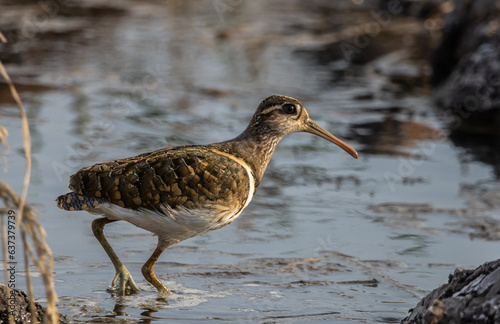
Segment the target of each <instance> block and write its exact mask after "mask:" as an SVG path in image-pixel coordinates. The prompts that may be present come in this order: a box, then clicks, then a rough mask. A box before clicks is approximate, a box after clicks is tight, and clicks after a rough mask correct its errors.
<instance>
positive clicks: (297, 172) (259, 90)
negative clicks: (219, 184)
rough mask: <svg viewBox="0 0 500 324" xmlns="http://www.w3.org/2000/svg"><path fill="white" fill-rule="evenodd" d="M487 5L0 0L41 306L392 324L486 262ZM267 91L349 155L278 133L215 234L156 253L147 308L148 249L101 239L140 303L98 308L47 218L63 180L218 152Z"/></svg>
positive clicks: (496, 225)
mask: <svg viewBox="0 0 500 324" xmlns="http://www.w3.org/2000/svg"><path fill="white" fill-rule="evenodd" d="M499 12H500V1H497V0H477V1H466V0H427V1H425V0H422V1H409V0H407V1H406V0H388V1H383V0H382V1H375V0H373V1H368V0H342V1H328V0H313V1H307V2H306V1H298V0H288V1H285V0H275V1H261V0H252V1H249V0H203V1H180V0H177V1H175V0H168V1H133V0H120V1H113V2H109V1H102V0H91V1H83V0H81V1H80V0H74V1H69V0H59V1H56V0H43V1H37V2H34V1H20V0H16V1H12V0H2V2H1V4H0V31H1V32H2V33H3V35H4V36H5V38H6V40H7V43H2V44H0V59H1V61H2V62H3V63H4V65H5V66H6V69H7V71H8V73H9V74H10V76H11V78H12V80H13V82H14V83H15V85H16V87H17V89H18V91H19V92H20V96H21V99H22V100H23V102H24V105H25V108H26V111H27V114H28V118H29V122H30V130H31V135H32V146H33V173H32V180H31V187H30V191H29V195H28V201H29V202H30V204H31V206H33V207H35V208H36V209H38V210H39V211H40V213H41V216H40V221H41V223H42V224H43V225H44V227H45V230H46V232H47V241H48V243H49V245H50V247H51V249H52V251H53V254H54V260H55V268H54V280H55V289H56V291H57V293H58V296H59V299H60V301H59V304H58V308H59V311H60V312H61V313H62V314H64V315H67V316H68V317H69V318H70V319H72V320H73V321H75V322H78V323H80V322H106V323H118V322H119V323H136V322H144V323H150V322H165V321H166V320H169V321H184V322H186V321H188V322H189V321H202V322H213V323H218V322H221V321H240V322H245V321H249V322H250V321H256V322H261V323H264V322H265V323H293V322H297V323H299V322H300V323H302V322H324V321H336V322H339V323H341V322H345V323H358V322H359V323H365V322H392V323H398V322H399V321H400V320H401V319H402V318H404V317H405V316H406V314H407V312H408V310H409V309H410V308H413V307H414V306H415V305H416V303H417V302H418V301H419V300H420V298H422V297H423V296H425V294H426V293H427V292H428V291H430V290H432V289H434V288H436V287H438V286H440V285H442V284H444V283H446V282H447V278H448V274H449V273H451V272H453V271H454V270H455V269H456V268H475V267H477V266H479V265H480V264H482V263H484V262H487V261H491V260H494V259H497V258H498V255H499V254H498V240H499V239H500V216H499V210H500V186H499V182H498V178H499V176H500V141H499V138H500V137H499V135H500V131H499V130H500V128H499V126H500V117H499V109H500V95H499V89H500V54H499V53H500V36H499V35H500V24H499V21H500V20H499V19H498V16H499ZM271 94H283V95H288V96H292V97H295V98H297V99H299V100H300V101H301V102H302V103H303V104H304V106H305V107H306V108H307V109H308V111H309V113H310V115H311V117H312V119H314V120H315V121H316V122H317V123H318V124H320V125H321V126H323V127H324V128H326V129H327V130H329V131H330V132H331V133H333V134H334V135H336V136H337V137H339V138H341V139H343V140H345V141H346V142H347V143H349V144H351V145H352V146H353V147H354V148H356V149H357V151H358V152H359V154H360V159H359V160H354V159H352V158H351V157H350V156H349V155H347V154H346V153H345V152H344V151H342V150H340V149H339V148H338V147H336V146H334V145H331V144H330V143H328V142H326V141H321V140H320V139H319V138H316V137H314V136H311V135H308V134H294V135H291V136H289V137H287V138H285V139H284V140H283V141H282V143H281V144H280V145H279V146H278V149H277V151H276V153H275V154H274V156H273V159H272V161H271V164H270V166H269V167H268V170H267V171H266V174H265V176H264V179H263V181H262V182H261V185H260V188H259V191H258V192H257V194H256V195H255V197H254V200H253V202H252V203H251V204H250V206H249V207H248V208H247V209H246V210H245V211H244V212H243V213H242V215H241V216H240V217H239V218H238V219H237V220H236V221H235V222H234V223H232V224H231V225H229V226H226V227H224V228H222V229H220V230H217V231H213V232H210V233H207V234H205V235H202V236H199V237H195V238H192V239H190V240H187V241H184V242H182V243H181V244H178V245H176V246H173V247H171V248H169V249H168V250H167V251H166V252H165V253H164V254H163V255H162V256H161V258H160V260H159V261H158V263H157V264H156V266H155V272H156V273H157V275H158V276H159V278H160V279H161V280H162V281H163V282H165V283H166V285H167V287H169V288H170V289H172V290H173V291H174V295H173V296H172V297H171V298H169V300H168V301H169V302H168V304H167V303H164V302H160V301H157V300H156V291H155V289H154V288H153V287H152V286H150V285H148V284H147V282H146V281H145V280H144V279H143V278H142V275H141V272H140V268H141V266H142V264H143V263H144V262H145V260H147V258H148V257H149V255H150V253H151V252H152V251H153V249H154V247H155V246H156V238H154V237H152V235H151V234H150V233H147V232H144V231H143V230H141V229H138V228H135V227H133V226H132V225H129V224H126V223H114V224H112V225H109V226H107V227H106V233H107V235H108V237H109V238H110V243H111V245H112V246H113V247H114V248H115V250H116V251H117V253H118V255H119V256H120V258H121V260H122V261H123V263H124V264H125V265H126V266H127V267H128V269H129V270H130V271H131V273H132V275H133V276H134V277H135V281H136V282H137V283H138V285H139V287H141V288H142V289H143V291H142V292H141V293H140V294H139V295H137V296H132V297H124V298H118V297H114V296H111V295H110V294H109V293H108V292H107V291H106V288H107V287H108V286H109V284H110V282H111V279H112V278H113V276H114V270H113V267H112V265H111V263H110V261H109V259H108V258H107V256H106V255H105V253H104V251H103V250H102V248H101V246H100V245H99V243H98V242H97V240H95V238H94V237H93V235H92V232H91V229H90V223H91V220H92V219H93V216H92V215H90V214H88V213H85V212H79V213H68V212H65V211H62V210H59V209H58V208H57V206H56V203H55V198H56V197H57V196H58V195H60V194H63V193H66V192H67V191H68V189H67V184H68V180H69V176H70V175H71V174H73V173H75V172H76V171H77V170H78V169H80V168H82V167H84V166H88V165H92V164H94V163H98V162H103V161H108V160H112V159H117V158H123V157H128V156H133V155H137V154H139V153H143V152H148V151H152V150H156V149H159V148H163V147H169V146H176V145H184V144H207V143H212V142H216V141H222V140H226V139H230V138H232V137H234V136H236V135H238V134H239V133H240V132H241V131H242V130H243V129H244V128H245V127H246V125H247V123H248V121H249V119H250V117H251V116H252V114H253V112H254V111H255V108H256V107H257V105H258V104H259V102H260V101H261V100H262V99H264V98H265V97H266V96H268V95H271ZM18 116H19V113H18V110H17V107H16V105H15V103H14V101H13V99H12V98H11V95H10V92H9V90H8V86H7V84H6V83H5V82H4V81H3V80H2V81H0V125H2V126H4V127H5V128H6V129H7V130H8V132H9V136H8V137H7V138H6V139H7V140H8V143H9V144H10V151H9V150H7V148H6V146H5V145H3V146H0V153H1V154H2V157H1V160H0V161H1V162H0V163H1V169H2V170H1V177H0V179H1V180H2V181H5V182H6V183H7V184H9V185H10V186H11V187H12V188H13V190H14V191H16V192H18V193H20V192H21V189H22V179H23V176H24V163H25V162H24V152H23V141H22V132H21V122H20V118H19V117H18ZM19 263H20V264H22V260H21V258H20V257H19ZM33 272H34V274H35V275H34V278H33V281H34V285H35V296H38V299H37V301H39V302H41V303H42V304H43V302H44V288H43V284H42V282H41V280H40V279H39V278H37V276H36V273H37V271H36V269H35V268H33ZM16 280H17V282H18V287H21V288H22V287H23V282H24V281H25V277H24V274H23V272H22V271H21V272H18V273H17V279H16Z"/></svg>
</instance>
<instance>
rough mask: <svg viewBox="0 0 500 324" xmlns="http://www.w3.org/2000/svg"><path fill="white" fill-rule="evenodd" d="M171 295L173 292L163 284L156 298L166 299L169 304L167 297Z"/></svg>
mask: <svg viewBox="0 0 500 324" xmlns="http://www.w3.org/2000/svg"><path fill="white" fill-rule="evenodd" d="M170 295H172V292H171V291H170V289H168V288H167V287H165V286H163V287H161V288H158V297H157V298H156V300H159V301H164V302H166V303H167V304H168V301H167V297H168V296H170Z"/></svg>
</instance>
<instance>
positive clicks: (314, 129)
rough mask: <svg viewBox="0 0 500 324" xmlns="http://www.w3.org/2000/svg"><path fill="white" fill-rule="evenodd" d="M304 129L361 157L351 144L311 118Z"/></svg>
mask: <svg viewBox="0 0 500 324" xmlns="http://www.w3.org/2000/svg"><path fill="white" fill-rule="evenodd" d="M304 131H305V132H308V133H311V134H314V135H317V136H319V137H322V138H324V139H326V140H327V141H330V142H332V143H333V144H336V145H337V146H339V147H340V148H341V149H343V150H344V151H346V152H347V153H349V154H350V155H351V156H352V157H353V158H355V159H357V158H358V157H359V156H358V152H356V150H355V149H353V148H352V146H351V145H349V144H347V143H344V142H342V141H341V140H339V139H338V138H336V137H335V136H333V135H332V134H330V133H329V132H328V131H327V130H326V129H324V128H323V127H321V126H319V125H318V124H316V123H315V122H313V121H312V120H311V119H307V122H306V128H305V130H304Z"/></svg>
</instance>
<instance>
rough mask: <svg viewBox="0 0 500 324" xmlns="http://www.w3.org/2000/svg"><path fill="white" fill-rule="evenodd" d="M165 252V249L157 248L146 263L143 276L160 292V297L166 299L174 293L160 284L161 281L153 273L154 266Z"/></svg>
mask: <svg viewBox="0 0 500 324" xmlns="http://www.w3.org/2000/svg"><path fill="white" fill-rule="evenodd" d="M163 251H165V248H160V247H159V246H158V247H156V249H155V251H154V252H153V254H152V255H151V257H150V258H149V259H148V261H146V263H144V265H143V266H142V269H141V270H142V274H143V275H144V278H146V280H147V281H149V282H150V283H151V284H152V285H153V286H155V287H156V289H158V292H159V293H160V297H166V296H168V295H170V294H172V292H171V291H170V290H169V289H168V288H167V287H165V286H164V285H163V284H162V283H161V282H160V280H158V278H156V275H155V273H154V271H153V266H154V264H155V262H156V260H158V258H159V257H160V254H162V252H163Z"/></svg>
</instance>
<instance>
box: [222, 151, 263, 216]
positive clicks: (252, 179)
mask: <svg viewBox="0 0 500 324" xmlns="http://www.w3.org/2000/svg"><path fill="white" fill-rule="evenodd" d="M213 152H215V153H217V154H220V155H223V156H225V157H228V158H230V159H231V160H233V161H235V162H237V163H239V164H240V165H241V166H242V167H243V168H245V170H246V171H247V175H248V180H249V181H248V182H249V188H248V197H247V200H246V201H245V205H243V208H245V207H247V206H248V204H249V203H250V201H252V198H253V195H254V194H255V177H254V176H253V174H252V169H250V166H249V165H248V164H247V163H246V162H245V161H244V160H243V159H240V158H238V157H236V156H234V155H231V154H228V153H225V152H221V151H219V150H214V151H213ZM243 208H242V209H243Z"/></svg>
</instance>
